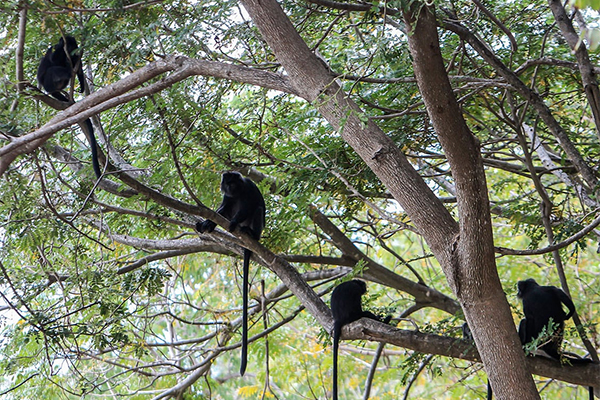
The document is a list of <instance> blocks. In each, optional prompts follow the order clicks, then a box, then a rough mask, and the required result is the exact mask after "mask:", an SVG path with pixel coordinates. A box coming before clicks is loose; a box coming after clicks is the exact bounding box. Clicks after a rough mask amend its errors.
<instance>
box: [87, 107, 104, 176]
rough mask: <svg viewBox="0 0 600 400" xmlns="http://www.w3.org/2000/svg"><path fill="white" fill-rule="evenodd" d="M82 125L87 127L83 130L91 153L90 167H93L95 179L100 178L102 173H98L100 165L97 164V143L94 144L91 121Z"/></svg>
mask: <svg viewBox="0 0 600 400" xmlns="http://www.w3.org/2000/svg"><path fill="white" fill-rule="evenodd" d="M84 123H85V125H86V127H87V129H84V133H85V136H86V137H87V140H88V142H89V143H90V150H91V152H92V166H93V167H94V172H95V173H96V177H98V178H100V177H101V176H102V172H101V171H100V163H99V162H98V143H97V142H96V136H95V135H94V127H93V126H92V121H90V120H89V119H86V120H85V121H84ZM86 131H88V132H86Z"/></svg>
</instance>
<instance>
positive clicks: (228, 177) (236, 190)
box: [221, 171, 244, 197]
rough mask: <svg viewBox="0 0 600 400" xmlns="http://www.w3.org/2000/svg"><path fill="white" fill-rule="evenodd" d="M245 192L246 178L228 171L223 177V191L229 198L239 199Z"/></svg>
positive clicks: (235, 172)
mask: <svg viewBox="0 0 600 400" xmlns="http://www.w3.org/2000/svg"><path fill="white" fill-rule="evenodd" d="M243 190H244V178H243V177H242V174H240V173H239V172H237V171H227V172H224V173H223V175H222V176H221V191H222V192H223V194H224V195H226V196H229V197H239V196H240V194H241V193H242V192H243Z"/></svg>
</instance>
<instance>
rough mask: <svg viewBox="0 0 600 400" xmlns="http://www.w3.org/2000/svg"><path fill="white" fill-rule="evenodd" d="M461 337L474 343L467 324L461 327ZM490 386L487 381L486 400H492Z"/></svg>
mask: <svg viewBox="0 0 600 400" xmlns="http://www.w3.org/2000/svg"><path fill="white" fill-rule="evenodd" d="M462 335H463V339H465V340H470V341H472V342H473V341H474V339H473V333H472V332H471V328H469V324H467V323H466V322H465V323H464V324H463V325H462ZM492 395H493V392H492V385H491V384H490V380H489V379H488V380H487V397H486V399H487V400H492Z"/></svg>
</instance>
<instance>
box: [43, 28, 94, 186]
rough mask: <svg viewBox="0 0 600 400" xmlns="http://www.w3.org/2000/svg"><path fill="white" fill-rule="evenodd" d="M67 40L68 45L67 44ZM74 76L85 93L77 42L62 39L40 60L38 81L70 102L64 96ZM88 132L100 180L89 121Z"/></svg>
mask: <svg viewBox="0 0 600 400" xmlns="http://www.w3.org/2000/svg"><path fill="white" fill-rule="evenodd" d="M65 40H66V44H65ZM73 74H77V78H78V79H79V86H80V88H79V91H80V92H81V93H83V91H84V88H85V79H84V76H83V66H82V65H81V54H80V50H79V47H78V46H77V40H75V38H74V37H73V36H69V35H67V36H65V37H64V38H63V37H61V38H60V39H59V41H58V43H57V44H56V45H55V46H54V48H53V47H52V46H50V47H49V48H48V50H47V51H46V54H45V55H44V57H42V59H41V60H40V65H39V67H38V72H37V80H38V82H39V84H40V85H41V86H42V87H43V88H44V90H45V91H46V92H48V94H50V95H51V96H52V97H54V98H56V99H58V100H60V101H67V102H68V101H69V98H68V97H66V96H65V95H64V94H63V92H62V91H63V89H65V88H66V87H67V86H68V85H69V83H70V82H71V78H72V77H73ZM84 123H85V125H86V128H87V129H86V130H87V132H86V130H84V133H85V136H86V137H87V139H88V142H89V143H90V150H91V152H92V166H93V167H94V172H95V173H96V176H97V177H98V178H100V176H101V175H102V173H101V172H100V164H99V163H98V151H97V149H96V146H97V143H96V137H95V136H94V127H93V126H92V122H91V121H90V120H89V119H86V120H85V121H84Z"/></svg>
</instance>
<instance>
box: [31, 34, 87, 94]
mask: <svg viewBox="0 0 600 400" xmlns="http://www.w3.org/2000/svg"><path fill="white" fill-rule="evenodd" d="M65 39H66V41H67V43H66V48H65ZM74 72H75V73H77V77H78V78H79V85H80V89H79V91H80V92H81V93H83V90H84V87H85V80H84V76H83V68H82V65H81V55H80V54H79V47H78V46H77V41H76V40H75V38H74V37H73V36H69V35H67V36H65V37H64V38H62V37H61V38H60V40H59V41H58V44H56V45H55V46H54V49H53V48H52V46H50V47H49V48H48V50H47V51H46V55H44V57H42V59H41V60H40V65H39V67H38V73H37V79H38V82H39V83H40V85H42V87H43V88H44V90H45V91H46V92H48V93H49V94H50V95H51V96H53V97H54V98H56V99H58V100H60V101H69V99H68V98H67V97H66V96H65V95H64V94H62V93H61V91H62V90H63V89H65V88H66V87H67V86H68V85H69V83H70V82H71V78H72V77H73V73H74Z"/></svg>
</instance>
